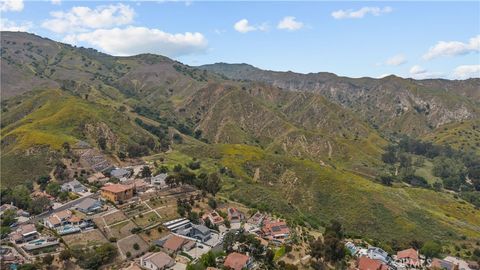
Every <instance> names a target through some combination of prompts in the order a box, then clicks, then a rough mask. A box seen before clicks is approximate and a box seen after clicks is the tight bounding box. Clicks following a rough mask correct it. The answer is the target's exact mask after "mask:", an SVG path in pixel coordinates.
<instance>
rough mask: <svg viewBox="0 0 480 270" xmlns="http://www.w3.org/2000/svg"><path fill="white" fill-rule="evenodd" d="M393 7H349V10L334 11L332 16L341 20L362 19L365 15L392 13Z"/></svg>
mask: <svg viewBox="0 0 480 270" xmlns="http://www.w3.org/2000/svg"><path fill="white" fill-rule="evenodd" d="M392 10H393V9H392V8H391V7H384V8H380V7H362V8H361V9H357V10H353V9H347V10H343V9H340V10H336V11H334V12H332V17H333V18H335V19H337V20H341V19H361V18H363V17H365V15H368V14H371V15H373V16H380V15H382V14H386V13H390V12H392Z"/></svg>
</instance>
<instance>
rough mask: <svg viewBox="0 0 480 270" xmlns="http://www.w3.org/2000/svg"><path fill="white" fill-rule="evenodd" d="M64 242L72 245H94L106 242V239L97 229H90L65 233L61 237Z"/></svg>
mask: <svg viewBox="0 0 480 270" xmlns="http://www.w3.org/2000/svg"><path fill="white" fill-rule="evenodd" d="M62 238H63V240H64V241H65V243H66V244H67V245H68V246H70V247H72V246H84V247H90V246H96V245H100V244H103V243H107V242H108V240H107V239H106V238H105V237H104V236H103V234H102V233H101V232H100V231H99V230H98V229H94V230H90V231H86V232H82V233H76V234H70V235H65V236H63V237H62Z"/></svg>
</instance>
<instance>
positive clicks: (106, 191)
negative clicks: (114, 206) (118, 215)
mask: <svg viewBox="0 0 480 270" xmlns="http://www.w3.org/2000/svg"><path fill="white" fill-rule="evenodd" d="M133 192H134V187H133V186H132V185H122V184H112V185H106V186H103V187H102V188H101V190H100V194H101V195H102V197H103V198H104V199H105V200H107V201H111V202H113V203H123V202H125V201H128V200H130V199H131V198H132V197H133Z"/></svg>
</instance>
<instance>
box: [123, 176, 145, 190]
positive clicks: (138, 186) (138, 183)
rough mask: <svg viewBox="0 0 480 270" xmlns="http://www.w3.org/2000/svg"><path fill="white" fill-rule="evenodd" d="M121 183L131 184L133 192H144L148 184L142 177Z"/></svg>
mask: <svg viewBox="0 0 480 270" xmlns="http://www.w3.org/2000/svg"><path fill="white" fill-rule="evenodd" d="M122 184H123V185H132V186H133V187H134V189H135V192H144V191H146V190H147V188H148V184H147V183H146V182H145V180H143V179H134V180H127V181H125V182H123V183H122Z"/></svg>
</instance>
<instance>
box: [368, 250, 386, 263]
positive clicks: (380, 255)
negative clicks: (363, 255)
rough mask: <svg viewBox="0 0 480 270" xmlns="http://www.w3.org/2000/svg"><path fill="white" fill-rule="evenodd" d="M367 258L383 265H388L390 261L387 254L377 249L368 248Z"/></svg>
mask: <svg viewBox="0 0 480 270" xmlns="http://www.w3.org/2000/svg"><path fill="white" fill-rule="evenodd" d="M367 256H368V257H369V258H370V259H373V260H379V261H381V262H383V263H385V264H388V263H389V262H390V260H391V259H390V257H389V256H388V253H387V252H386V251H385V250H383V249H381V248H378V247H369V248H368V250H367Z"/></svg>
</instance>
